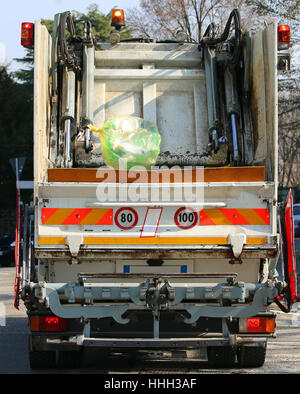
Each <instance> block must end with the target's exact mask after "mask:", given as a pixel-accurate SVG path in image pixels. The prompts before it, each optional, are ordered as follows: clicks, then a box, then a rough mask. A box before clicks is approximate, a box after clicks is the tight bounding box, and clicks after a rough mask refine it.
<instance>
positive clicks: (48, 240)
mask: <svg viewBox="0 0 300 394" xmlns="http://www.w3.org/2000/svg"><path fill="white" fill-rule="evenodd" d="M266 243H267V242H266V237H248V238H247V242H246V244H247V245H266ZM39 244H40V245H65V244H66V238H65V237H39ZM83 244H84V245H228V238H227V237H155V238H139V237H84V240H83Z"/></svg>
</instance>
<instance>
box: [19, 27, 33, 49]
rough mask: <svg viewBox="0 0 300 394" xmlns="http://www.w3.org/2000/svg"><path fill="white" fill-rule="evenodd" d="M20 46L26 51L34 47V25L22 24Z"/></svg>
mask: <svg viewBox="0 0 300 394" xmlns="http://www.w3.org/2000/svg"><path fill="white" fill-rule="evenodd" d="M21 45H22V46H23V47H25V48H28V49H32V48H33V47H34V23H30V22H24V23H22V29H21Z"/></svg>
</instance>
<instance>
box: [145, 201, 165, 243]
mask: <svg viewBox="0 0 300 394" xmlns="http://www.w3.org/2000/svg"><path fill="white" fill-rule="evenodd" d="M162 211H163V208H148V209H147V213H146V216H145V220H144V224H143V228H142V231H141V238H145V237H155V236H156V232H157V229H158V226H159V222H160V218H161V215H162Z"/></svg>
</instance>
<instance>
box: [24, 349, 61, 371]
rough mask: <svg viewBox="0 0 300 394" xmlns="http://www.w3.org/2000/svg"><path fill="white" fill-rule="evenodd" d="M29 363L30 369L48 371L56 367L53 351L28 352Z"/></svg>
mask: <svg viewBox="0 0 300 394" xmlns="http://www.w3.org/2000/svg"><path fill="white" fill-rule="evenodd" d="M29 363H30V368H31V369H48V368H49V369H50V368H55V366H56V352H55V351H37V350H34V351H29Z"/></svg>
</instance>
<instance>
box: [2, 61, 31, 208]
mask: <svg viewBox="0 0 300 394" xmlns="http://www.w3.org/2000/svg"><path fill="white" fill-rule="evenodd" d="M32 102H33V99H32V93H31V90H30V89H28V86H27V85H26V84H24V85H22V84H19V83H17V82H16V81H15V80H14V79H13V76H12V75H11V74H9V73H8V72H7V70H6V68H5V67H2V68H0V108H1V111H0V134H1V145H0V185H1V193H0V206H1V207H7V208H10V207H14V206H15V175H14V172H13V170H12V168H11V166H10V164H9V159H10V158H12V157H20V156H26V157H27V160H26V163H25V167H24V171H23V179H26V178H27V179H32V168H33V162H32V156H33V143H32V140H33V138H32V133H33V131H32V130H33V120H32V119H33V116H32Z"/></svg>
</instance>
